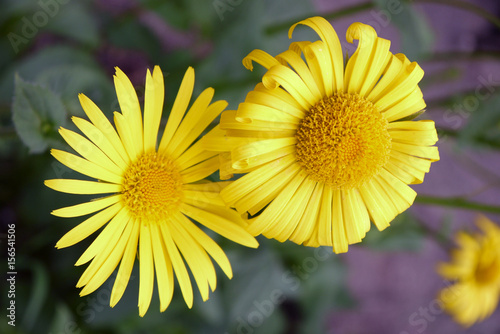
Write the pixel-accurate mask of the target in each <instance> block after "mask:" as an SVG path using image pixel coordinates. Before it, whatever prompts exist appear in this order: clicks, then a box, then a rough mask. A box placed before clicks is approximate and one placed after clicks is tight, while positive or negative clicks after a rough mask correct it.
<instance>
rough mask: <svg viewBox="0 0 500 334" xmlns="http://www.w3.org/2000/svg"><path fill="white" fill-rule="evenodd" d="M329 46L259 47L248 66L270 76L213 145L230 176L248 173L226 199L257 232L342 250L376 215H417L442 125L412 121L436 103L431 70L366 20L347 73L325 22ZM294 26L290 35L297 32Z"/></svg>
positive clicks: (350, 37) (379, 219) (318, 25)
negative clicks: (424, 86)
mask: <svg viewBox="0 0 500 334" xmlns="http://www.w3.org/2000/svg"><path fill="white" fill-rule="evenodd" d="M297 24H303V25H306V26H309V27H311V28H312V29H313V30H314V31H315V32H316V33H317V34H318V35H319V37H320V39H321V40H319V41H314V42H310V41H301V42H294V43H291V45H290V47H289V50H287V51H285V52H283V53H281V54H279V55H277V56H276V57H272V56H271V55H269V54H267V53H266V52H264V51H262V50H254V51H252V52H251V53H250V54H249V55H248V56H247V57H245V58H244V59H243V64H244V65H245V67H246V68H248V69H250V70H251V69H252V61H255V62H257V63H259V64H261V65H262V66H264V67H265V68H266V69H267V72H266V73H265V74H264V76H263V78H262V83H259V84H258V85H257V86H256V87H255V89H254V90H253V91H251V92H250V93H249V94H248V95H247V97H246V99H245V101H244V102H243V103H241V104H240V105H239V106H238V110H236V111H233V110H228V111H225V112H224V113H222V116H221V121H220V127H219V128H217V129H216V131H217V136H213V137H212V138H210V139H208V140H207V145H206V148H207V149H210V150H216V151H219V152H221V158H222V159H221V160H222V163H221V177H222V178H229V177H231V175H232V174H234V173H242V174H246V175H244V176H242V177H241V178H239V179H238V180H236V181H235V182H233V183H232V184H231V185H229V186H228V187H226V188H224V189H223V190H222V192H221V196H222V198H223V199H224V201H225V202H226V203H228V205H230V206H231V207H234V208H236V210H237V211H238V212H239V213H240V214H245V213H249V214H250V215H252V216H255V215H257V214H258V213H259V215H258V216H256V217H254V218H252V219H250V221H249V228H248V229H249V231H250V232H251V233H252V234H253V235H258V234H261V233H262V234H263V235H264V236H266V237H268V238H275V239H277V240H279V241H281V242H283V241H285V240H292V241H293V242H295V243H297V244H305V245H307V246H313V247H317V246H320V245H328V246H333V251H334V252H336V253H339V252H346V251H347V249H348V245H349V244H352V243H356V242H359V241H361V239H362V238H363V237H364V236H365V234H366V231H368V230H369V229H370V219H371V220H372V221H373V222H374V223H375V225H376V226H377V227H378V229H379V230H382V229H384V228H386V227H387V226H388V225H389V223H390V222H391V220H392V219H393V218H394V217H395V216H396V215H398V214H399V213H401V212H403V211H404V210H406V209H407V208H408V207H409V206H410V205H411V204H412V203H413V201H414V199H415V196H416V193H415V191H413V190H412V189H411V188H410V187H409V186H408V184H414V183H421V182H422V181H423V179H424V175H425V173H427V172H428V171H429V168H430V165H431V162H432V161H437V160H439V154H438V150H437V147H433V146H432V145H434V144H435V143H436V141H437V134H436V129H435V125H434V122H432V121H427V120H422V121H411V120H408V119H407V118H409V119H411V118H412V116H415V115H416V114H418V113H420V112H421V111H422V110H423V108H424V107H425V102H424V100H423V98H422V92H421V90H420V88H419V87H418V82H419V81H420V80H421V79H422V77H423V71H422V69H421V68H420V66H418V64H417V63H415V62H413V63H410V61H409V60H408V59H407V58H406V56H404V55H403V54H396V55H393V54H392V53H391V52H390V51H389V46H390V42H389V41H388V40H385V39H382V38H379V37H377V34H376V32H375V30H374V29H373V28H372V27H370V26H368V25H365V24H362V23H354V24H352V25H351V26H350V27H349V29H348V31H347V35H346V37H347V41H348V42H349V43H353V41H354V40H359V43H358V47H357V50H356V52H354V54H353V55H352V56H351V57H350V58H349V59H348V61H347V64H346V66H345V69H344V60H343V56H342V53H343V51H342V48H341V45H340V41H339V39H338V37H337V34H336V32H335V30H334V29H333V27H332V26H331V25H330V24H329V23H328V22H327V21H326V20H325V19H323V18H321V17H312V18H309V19H306V20H304V21H301V22H299V23H297ZM297 24H295V25H293V26H292V27H291V28H290V31H289V37H290V38H291V36H292V32H293V30H294V29H295V27H296V25H297Z"/></svg>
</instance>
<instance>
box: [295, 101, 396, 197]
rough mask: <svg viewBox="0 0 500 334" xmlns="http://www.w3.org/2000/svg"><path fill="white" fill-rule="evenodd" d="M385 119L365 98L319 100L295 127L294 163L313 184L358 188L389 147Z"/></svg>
mask: <svg viewBox="0 0 500 334" xmlns="http://www.w3.org/2000/svg"><path fill="white" fill-rule="evenodd" d="M387 125H388V122H387V120H386V118H385V117H383V116H382V114H381V113H380V112H379V111H378V110H377V108H376V107H375V106H374V105H373V103H371V102H370V101H367V100H365V99H364V98H362V97H360V96H359V95H357V94H349V93H342V92H339V93H336V94H334V95H332V96H330V97H326V98H324V99H322V100H321V101H319V102H318V103H317V104H316V105H315V106H314V107H312V108H311V109H310V110H309V112H308V113H307V114H306V116H305V117H304V119H303V120H302V122H301V123H300V125H299V127H298V129H297V134H296V137H297V145H296V155H297V161H298V162H299V163H300V164H301V165H302V166H303V167H304V169H305V170H306V171H307V172H308V173H309V174H310V177H311V178H312V179H313V180H315V181H318V182H324V183H326V184H327V185H329V186H332V187H333V188H335V189H343V190H348V189H352V188H354V187H359V186H360V185H362V184H363V183H364V182H365V181H366V180H368V179H370V178H371V177H372V176H374V175H376V174H377V173H378V172H379V170H380V168H382V167H383V166H384V165H385V163H386V162H387V160H388V159H389V154H390V151H391V136H390V135H389V132H388V131H387Z"/></svg>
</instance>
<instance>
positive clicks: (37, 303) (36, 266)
mask: <svg viewBox="0 0 500 334" xmlns="http://www.w3.org/2000/svg"><path fill="white" fill-rule="evenodd" d="M31 269H32V271H33V285H32V290H31V295H30V299H29V303H28V306H27V307H26V313H25V314H24V318H23V322H22V327H23V328H25V329H27V330H32V329H33V327H34V326H35V324H36V322H37V320H38V317H39V315H40V311H41V310H42V306H43V305H44V304H45V301H46V299H47V292H48V291H49V275H48V272H47V269H46V268H45V267H44V266H43V265H42V264H41V263H40V262H32V263H31Z"/></svg>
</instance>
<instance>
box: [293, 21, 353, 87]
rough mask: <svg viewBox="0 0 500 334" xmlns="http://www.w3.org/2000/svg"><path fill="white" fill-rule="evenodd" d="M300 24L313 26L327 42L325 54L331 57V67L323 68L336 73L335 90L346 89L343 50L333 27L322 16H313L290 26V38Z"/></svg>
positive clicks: (324, 41)
mask: <svg viewBox="0 0 500 334" xmlns="http://www.w3.org/2000/svg"><path fill="white" fill-rule="evenodd" d="M298 24H303V25H307V26H309V27H311V28H312V29H313V30H314V31H315V32H316V33H317V34H318V36H319V37H320V38H321V40H322V41H323V43H325V45H326V47H327V50H326V51H327V52H326V53H325V55H326V56H327V57H330V58H331V62H330V63H331V67H325V68H323V70H324V71H329V72H333V73H334V78H335V80H334V81H333V83H334V86H333V90H334V91H342V90H344V77H343V76H344V60H343V52H342V47H341V45H340V40H339V38H338V36H337V33H336V32H335V30H334V29H333V27H332V26H331V25H330V24H329V23H328V21H326V20H325V19H324V18H322V17H318V16H316V17H311V18H308V19H306V20H303V21H300V22H298V23H296V24H294V25H292V26H291V27H290V30H289V31H288V38H291V37H292V33H293V31H294V29H295V27H296V26H297V25H298Z"/></svg>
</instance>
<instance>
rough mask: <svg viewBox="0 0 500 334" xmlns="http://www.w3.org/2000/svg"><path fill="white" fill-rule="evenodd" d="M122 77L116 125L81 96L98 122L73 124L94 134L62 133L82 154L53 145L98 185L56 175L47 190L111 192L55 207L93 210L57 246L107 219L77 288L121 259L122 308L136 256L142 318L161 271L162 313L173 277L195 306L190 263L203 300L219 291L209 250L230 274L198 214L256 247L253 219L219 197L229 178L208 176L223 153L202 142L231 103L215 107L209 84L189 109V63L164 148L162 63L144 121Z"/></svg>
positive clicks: (94, 283) (87, 289)
mask: <svg viewBox="0 0 500 334" xmlns="http://www.w3.org/2000/svg"><path fill="white" fill-rule="evenodd" d="M114 81H115V88H116V94H117V96H118V102H119V104H120V108H121V111H122V113H118V112H115V113H114V122H115V125H116V130H117V131H118V132H116V131H115V129H114V128H113V126H112V125H111V123H110V122H109V121H108V119H107V118H106V117H105V116H104V114H103V113H102V112H101V110H100V109H99V108H98V107H97V106H96V105H95V104H94V103H93V102H92V101H91V100H90V99H89V98H88V97H86V96H85V95H83V94H80V96H79V98H80V103H81V105H82V107H83V109H84V110H85V113H86V114H87V116H88V117H89V119H90V122H89V121H87V120H84V119H82V118H78V117H73V122H74V123H75V125H76V126H77V127H78V128H79V129H80V130H81V131H82V132H83V134H84V135H85V136H87V138H88V139H87V138H85V137H83V136H81V135H79V134H77V133H75V132H73V131H70V130H67V129H63V128H61V129H60V133H61V135H62V136H63V138H64V139H65V140H66V142H67V143H68V144H69V145H70V146H71V147H72V148H73V149H74V150H75V151H76V152H77V153H79V154H80V155H81V157H80V156H77V155H74V154H70V153H67V152H64V151H60V150H55V149H54V150H52V155H53V156H54V157H55V158H56V159H57V160H59V161H60V162H61V163H63V164H64V165H66V166H68V167H69V168H71V169H73V170H75V171H77V172H79V173H82V174H84V175H87V176H89V177H91V178H94V179H97V182H95V181H90V180H70V179H54V180H46V181H45V184H46V185H47V186H48V187H50V188H52V189H54V190H57V191H61V192H65V193H71V194H109V195H107V196H104V197H100V198H97V199H95V200H92V201H90V202H87V203H82V204H78V205H74V206H70V207H65V208H62V209H58V210H55V211H53V212H52V214H54V215H56V216H59V217H78V216H83V215H87V214H91V213H95V214H94V215H92V216H91V217H90V218H88V219H86V220H85V221H84V222H83V223H81V224H80V225H78V226H76V227H75V228H73V229H72V230H71V231H69V232H68V233H67V234H66V235H64V236H63V237H62V238H61V240H59V242H58V243H57V245H56V247H57V248H63V247H68V246H71V245H74V244H75V243H77V242H80V241H81V240H83V239H85V238H87V237H88V236H89V235H91V234H92V233H94V232H96V231H97V230H98V229H100V228H101V227H102V226H104V225H106V227H105V228H104V229H103V230H102V231H101V232H100V234H99V235H98V236H97V238H96V239H95V240H94V241H93V243H92V244H91V245H90V246H89V247H88V248H87V250H86V251H85V252H84V253H83V254H82V256H81V257H80V259H79V260H78V261H77V262H76V265H82V264H84V263H87V262H89V261H91V260H92V261H91V263H90V265H89V266H88V267H87V269H86V270H85V272H84V273H83V274H82V276H81V278H80V280H79V281H78V283H77V287H83V289H82V291H81V293H80V295H81V296H84V295H87V294H89V293H91V292H93V291H95V290H96V289H97V288H98V287H99V286H101V285H102V284H103V283H104V282H105V281H106V280H107V278H108V277H109V276H110V275H111V273H113V271H114V270H115V268H116V267H117V266H118V263H119V262H120V261H121V264H120V268H119V270H118V273H117V276H116V279H115V283H114V286H113V290H112V293H111V300H110V305H111V306H112V307H113V306H114V305H116V303H117V302H118V301H119V300H120V298H121V297H122V295H123V292H124V291H125V288H126V286H127V284H128V281H129V278H130V273H131V271H132V267H133V264H134V262H135V258H136V254H137V257H138V259H139V274H140V282H139V304H138V306H139V314H140V315H141V316H144V314H145V313H146V311H147V309H148V308H149V304H150V302H151V297H152V294H153V285H154V273H155V271H156V281H157V285H158V293H159V297H160V310H161V311H164V310H165V309H166V308H167V307H168V305H169V304H170V301H171V299H172V294H173V289H174V274H175V276H176V277H177V281H178V282H179V286H180V289H181V291H182V294H183V296H184V300H185V302H186V304H187V305H188V306H189V307H190V308H191V306H192V304H193V289H192V285H191V280H190V278H189V273H188V271H187V269H186V265H185V263H187V265H188V266H189V268H190V270H191V273H192V275H193V277H194V279H195V281H196V284H197V285H198V288H199V290H200V294H201V296H202V298H203V300H207V299H208V295H209V288H210V289H211V290H212V291H214V289H215V287H216V273H215V269H214V265H213V263H212V261H211V259H210V258H209V256H208V255H210V256H211V257H212V258H213V259H214V260H215V261H216V262H217V263H218V264H219V266H220V267H221V268H222V270H223V271H224V273H225V274H226V275H227V276H228V277H229V278H231V277H232V270H231V266H230V264H229V261H228V259H227V257H226V255H225V254H224V252H223V251H222V249H221V248H220V247H219V246H218V245H217V244H216V243H215V242H214V241H213V240H212V239H211V238H210V237H209V236H208V235H206V234H205V233H204V232H203V231H202V230H201V229H200V228H199V227H198V226H197V225H195V224H194V223H193V222H192V221H191V219H192V220H196V221H198V222H199V223H201V224H202V225H204V226H205V227H207V228H209V229H211V230H213V231H214V232H217V233H219V234H221V235H222V236H224V237H226V238H228V239H230V240H232V241H235V242H237V243H240V244H243V245H245V246H249V247H257V246H258V243H257V241H256V240H255V238H254V237H252V236H251V235H250V234H249V233H248V232H246V230H245V226H246V223H245V222H244V221H243V220H241V218H240V217H239V215H238V214H237V213H235V212H234V211H232V210H230V209H227V208H226V207H225V206H224V203H223V202H222V200H221V198H220V196H219V191H220V190H221V189H222V188H223V187H224V186H226V185H227V182H214V183H212V182H208V181H203V179H204V178H205V177H207V176H209V175H210V174H212V173H213V172H215V171H216V170H217V169H218V166H219V158H218V156H217V154H216V153H213V152H207V151H205V150H204V149H203V148H202V143H201V142H202V141H196V139H197V138H198V137H199V135H200V134H201V133H202V132H203V131H204V130H205V129H206V127H207V126H208V125H209V124H210V123H211V122H212V121H213V120H214V119H215V118H216V117H217V116H218V115H219V114H220V113H221V112H222V110H224V108H225V107H226V106H227V102H225V101H216V102H214V103H212V104H211V103H210V102H211V100H212V97H213V95H214V90H213V89H212V88H207V89H206V90H204V91H203V92H202V93H201V94H200V95H199V96H198V98H197V99H196V101H195V102H194V103H193V104H192V106H191V108H190V109H189V111H188V112H187V113H186V109H187V107H188V105H189V101H190V99H191V95H192V92H193V86H194V70H193V69H192V68H191V67H190V68H189V69H188V70H187V71H186V74H185V76H184V79H183V81H182V83H181V87H180V89H179V92H178V94H177V97H176V99H175V102H174V105H173V107H172V110H171V113H170V117H169V119H168V122H167V124H166V127H165V131H164V133H163V137H162V139H161V141H160V144H159V146H158V149H157V136H158V129H159V127H160V120H161V115H162V110H163V99H164V93H165V92H164V86H163V74H162V72H161V70H160V68H159V67H158V66H156V67H155V68H154V71H153V75H151V73H150V72H149V70H148V72H147V76H146V91H145V101H144V119H142V115H141V108H140V105H139V100H138V98H137V95H136V92H135V90H134V87H133V86H132V83H131V82H130V80H129V79H128V78H127V76H126V75H125V74H124V73H123V72H122V71H121V70H120V69H118V68H116V75H115V77H114ZM184 114H185V116H184ZM96 212H97V213H96ZM184 261H185V262H184Z"/></svg>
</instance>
